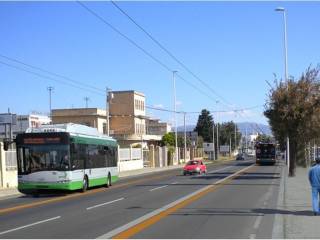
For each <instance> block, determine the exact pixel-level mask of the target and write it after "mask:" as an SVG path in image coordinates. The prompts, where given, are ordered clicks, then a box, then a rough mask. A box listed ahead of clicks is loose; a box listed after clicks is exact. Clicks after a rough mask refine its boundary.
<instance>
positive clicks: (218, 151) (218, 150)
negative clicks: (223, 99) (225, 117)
mask: <svg viewBox="0 0 320 240" xmlns="http://www.w3.org/2000/svg"><path fill="white" fill-rule="evenodd" d="M218 103H219V101H216V104H217V109H218ZM218 118H219V111H218V112H217V160H218V159H219V154H220V149H219V122H218Z"/></svg>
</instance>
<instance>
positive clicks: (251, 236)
mask: <svg viewBox="0 0 320 240" xmlns="http://www.w3.org/2000/svg"><path fill="white" fill-rule="evenodd" d="M256 236H257V235H256V234H250V237H249V238H250V239H255V238H256Z"/></svg>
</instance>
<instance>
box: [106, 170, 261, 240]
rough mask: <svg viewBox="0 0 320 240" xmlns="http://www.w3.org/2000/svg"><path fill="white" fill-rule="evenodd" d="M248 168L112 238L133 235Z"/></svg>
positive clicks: (123, 237)
mask: <svg viewBox="0 0 320 240" xmlns="http://www.w3.org/2000/svg"><path fill="white" fill-rule="evenodd" d="M253 167H255V165H252V166H251V168H250V170H252V168H253ZM248 170H249V169H247V170H245V171H243V172H239V173H238V174H235V175H234V176H232V177H230V178H227V179H225V180H224V181H222V182H220V183H218V184H216V185H213V186H211V187H209V188H207V189H205V190H203V191H201V192H199V193H198V194H196V195H193V196H191V197H189V198H187V199H185V200H183V201H182V202H180V203H178V204H176V205H175V206H172V207H170V208H168V209H166V210H164V211H162V212H160V213H158V214H156V215H154V216H152V217H150V218H148V219H146V220H144V221H142V222H141V223H138V224H137V225H135V226H133V227H131V228H129V229H127V230H124V231H123V232H120V233H118V234H117V235H115V236H113V237H112V239H128V238H130V237H132V236H134V235H136V234H137V233H139V232H141V231H142V230H144V229H146V228H148V227H149V226H151V225H153V224H155V223H156V222H158V221H160V220H161V219H163V218H165V217H166V216H168V215H169V214H171V213H173V212H176V211H177V210H179V209H181V208H183V207H185V206H187V205H189V204H190V203H192V202H194V201H196V200H198V199H200V198H201V197H203V196H205V195H206V194H208V193H209V192H212V191H215V190H217V189H218V188H220V187H221V186H223V185H226V184H228V183H229V182H231V181H232V180H233V179H234V178H236V177H238V176H239V175H241V174H243V173H245V172H247V171H248Z"/></svg>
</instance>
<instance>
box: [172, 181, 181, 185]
mask: <svg viewBox="0 0 320 240" xmlns="http://www.w3.org/2000/svg"><path fill="white" fill-rule="evenodd" d="M178 183H179V182H174V183H171V185H175V184H178Z"/></svg>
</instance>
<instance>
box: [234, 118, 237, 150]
mask: <svg viewBox="0 0 320 240" xmlns="http://www.w3.org/2000/svg"><path fill="white" fill-rule="evenodd" d="M236 148H237V124H236V122H234V151H236V150H237V149H236Z"/></svg>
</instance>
